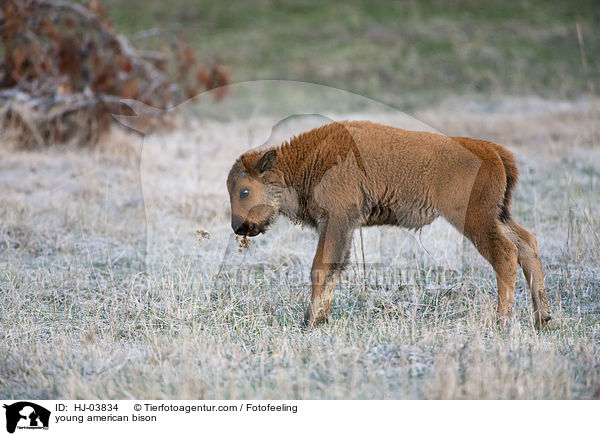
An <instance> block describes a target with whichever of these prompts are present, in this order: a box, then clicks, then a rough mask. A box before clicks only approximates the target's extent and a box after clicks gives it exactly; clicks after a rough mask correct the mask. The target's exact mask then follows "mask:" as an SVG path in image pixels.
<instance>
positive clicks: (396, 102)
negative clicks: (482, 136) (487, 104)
mask: <svg viewBox="0 0 600 436" xmlns="http://www.w3.org/2000/svg"><path fill="white" fill-rule="evenodd" d="M102 4H103V5H104V6H105V7H106V11H107V14H108V16H109V17H110V19H112V20H114V22H115V24H116V27H117V29H118V30H119V31H120V32H122V33H124V34H134V33H136V32H139V31H142V30H145V29H150V28H156V27H160V28H166V29H169V30H172V31H174V32H178V33H181V34H182V35H183V36H184V37H185V39H186V41H188V42H189V44H190V45H191V47H193V49H194V51H195V52H196V53H197V55H198V58H199V59H203V60H208V59H213V58H218V59H219V60H220V61H221V62H222V63H223V64H224V65H226V66H227V67H228V68H229V69H230V71H231V81H233V82H237V81H245V80H256V79H289V80H301V81H308V82H315V83H319V84H324V85H329V86H334V87H338V88H343V89H346V90H349V91H352V92H355V93H359V94H361V95H365V96H367V97H370V98H373V99H376V100H379V101H382V102H384V103H387V104H390V105H392V106H395V107H397V108H399V109H403V110H410V109H413V108H416V107H420V106H423V105H429V104H432V103H435V102H437V101H439V100H440V99H443V98H445V97H448V96H456V95H460V96H464V95H471V96H472V97H476V96H478V95H479V96H490V95H499V94H509V95H523V94H527V95H537V96H542V97H546V98H549V97H550V98H560V99H573V98H577V97H580V96H581V95H584V94H587V93H590V92H595V91H597V89H595V86H597V82H598V79H599V77H600V62H599V60H600V32H599V28H598V27H599V24H600V3H599V2H598V1H597V0H575V1H569V0H560V1H539V0H520V1H509V2H507V1H504V0H489V1H479V0H463V1H459V0H424V1H399V2H388V1H381V0H376V1H369V2H363V1H356V0H349V1H345V2H341V3H338V4H335V3H334V2H314V1H281V0H273V1H270V0H249V1H239V0H238V1H228V2H219V1H204V0H177V1H168V2H165V1H161V0H129V1H118V0H105V1H103V2H102Z"/></svg>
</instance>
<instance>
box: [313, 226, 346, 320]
mask: <svg viewBox="0 0 600 436" xmlns="http://www.w3.org/2000/svg"><path fill="white" fill-rule="evenodd" d="M352 230H353V229H352V228H351V227H350V226H349V225H348V224H346V223H344V222H343V221H342V220H331V219H330V220H328V221H327V222H326V223H323V224H322V225H321V226H320V228H319V243H318V245H317V252H316V254H315V258H314V260H313V264H312V270H311V281H312V295H311V299H310V305H309V306H308V309H306V314H305V315H304V325H305V326H306V327H308V328H312V327H314V326H316V325H318V324H321V323H323V322H327V321H328V319H329V314H330V313H331V304H332V302H333V293H334V288H335V284H336V282H337V279H338V278H339V275H340V273H341V272H342V270H343V268H344V266H345V264H346V261H347V259H348V254H349V251H350V242H351V239H352Z"/></svg>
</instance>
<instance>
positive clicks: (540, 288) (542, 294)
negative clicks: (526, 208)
mask: <svg viewBox="0 0 600 436" xmlns="http://www.w3.org/2000/svg"><path fill="white" fill-rule="evenodd" d="M506 226H507V228H508V229H509V231H508V232H507V235H508V236H509V237H510V238H511V240H512V241H513V242H514V243H515V245H516V246H517V250H518V262H519V265H520V266H521V269H522V270H523V274H524V275H525V280H526V281H527V285H528V286H529V289H530V290H531V297H532V300H533V316H534V324H535V326H536V328H538V329H541V328H542V327H544V326H545V325H546V324H547V323H548V321H550V319H551V316H550V309H549V304H548V297H547V295H546V286H545V285H544V274H543V272H542V261H541V259H540V252H539V250H538V245H537V240H536V238H535V236H534V235H533V234H532V233H530V232H528V231H527V230H525V229H524V228H523V227H521V226H520V225H519V224H517V223H516V222H515V221H514V220H513V219H509V220H508V221H507V223H506Z"/></svg>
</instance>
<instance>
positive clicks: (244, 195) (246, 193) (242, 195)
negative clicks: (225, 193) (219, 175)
mask: <svg viewBox="0 0 600 436" xmlns="http://www.w3.org/2000/svg"><path fill="white" fill-rule="evenodd" d="M249 195H250V190H249V189H248V188H244V189H242V190H241V191H240V198H247V197H248V196H249Z"/></svg>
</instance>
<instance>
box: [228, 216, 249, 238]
mask: <svg viewBox="0 0 600 436" xmlns="http://www.w3.org/2000/svg"><path fill="white" fill-rule="evenodd" d="M246 227H247V226H246V225H244V220H243V219H242V217H240V216H238V215H233V216H232V217H231V228H232V229H233V231H234V232H235V233H236V234H237V235H245V234H246V233H244V231H245V230H247V229H246Z"/></svg>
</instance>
